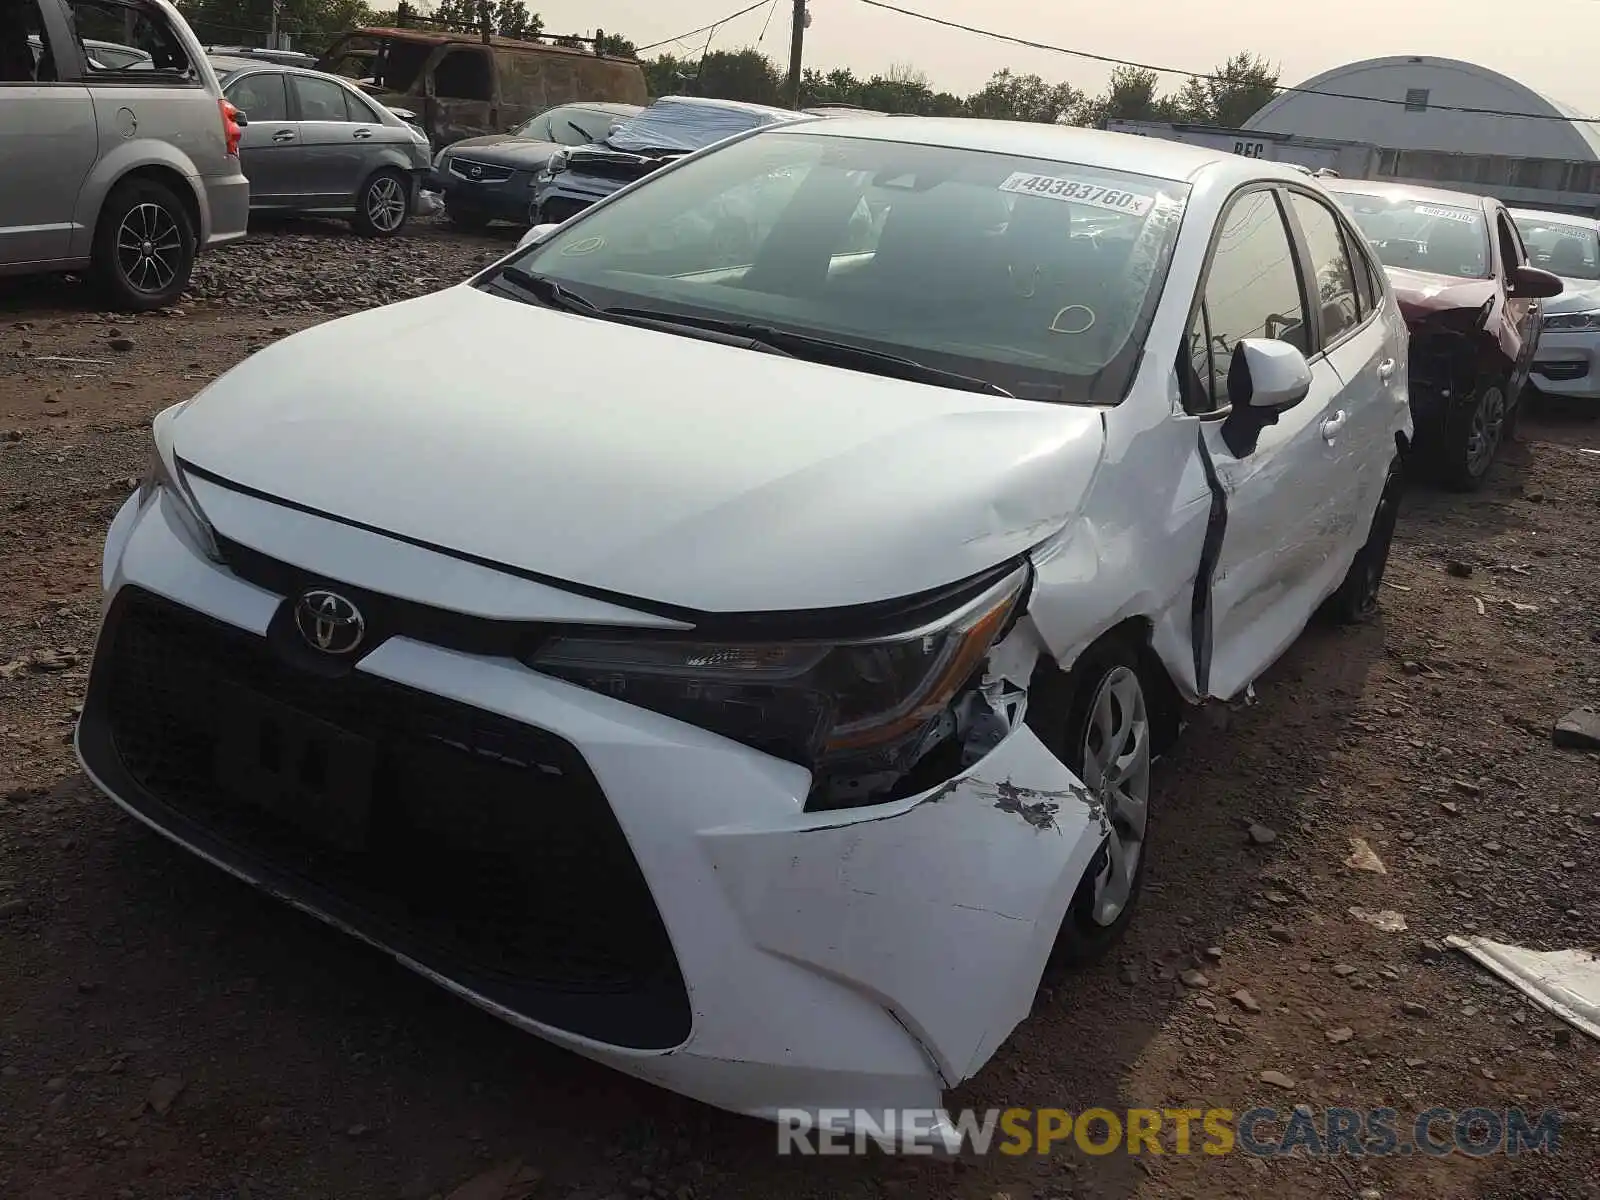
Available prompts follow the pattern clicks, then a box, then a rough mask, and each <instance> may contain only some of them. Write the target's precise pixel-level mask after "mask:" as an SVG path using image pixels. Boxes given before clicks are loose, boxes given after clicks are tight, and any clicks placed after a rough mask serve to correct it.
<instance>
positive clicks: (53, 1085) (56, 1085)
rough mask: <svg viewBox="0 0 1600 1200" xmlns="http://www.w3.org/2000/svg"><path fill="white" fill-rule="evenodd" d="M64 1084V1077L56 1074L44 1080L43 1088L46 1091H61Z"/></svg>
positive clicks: (65, 1082) (64, 1086) (65, 1084)
mask: <svg viewBox="0 0 1600 1200" xmlns="http://www.w3.org/2000/svg"><path fill="white" fill-rule="evenodd" d="M66 1086H67V1081H66V1079H65V1078H64V1077H63V1076H60V1075H57V1076H56V1077H55V1078H54V1079H50V1080H47V1081H46V1082H45V1085H44V1090H45V1091H47V1092H59V1091H63V1090H64V1089H65V1088H66Z"/></svg>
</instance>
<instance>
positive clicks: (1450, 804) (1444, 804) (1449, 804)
mask: <svg viewBox="0 0 1600 1200" xmlns="http://www.w3.org/2000/svg"><path fill="white" fill-rule="evenodd" d="M1439 807H1440V808H1442V809H1444V810H1445V812H1447V813H1449V814H1450V815H1451V816H1452V817H1453V816H1455V815H1456V814H1457V813H1459V812H1460V811H1461V806H1460V805H1459V804H1457V803H1455V802H1454V801H1453V800H1441V801H1439Z"/></svg>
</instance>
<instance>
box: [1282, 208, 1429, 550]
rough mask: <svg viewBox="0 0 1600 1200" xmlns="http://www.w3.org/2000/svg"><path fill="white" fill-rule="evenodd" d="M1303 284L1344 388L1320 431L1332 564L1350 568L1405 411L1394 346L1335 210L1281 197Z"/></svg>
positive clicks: (1353, 240) (1354, 244)
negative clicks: (1312, 296) (1310, 286)
mask: <svg viewBox="0 0 1600 1200" xmlns="http://www.w3.org/2000/svg"><path fill="white" fill-rule="evenodd" d="M1286 195H1287V198H1288V202H1289V203H1288V209H1289V214H1290V217H1291V218H1292V227H1293V229H1294V231H1295V233H1296V234H1297V246H1298V249H1299V252H1300V255H1301V258H1302V260H1303V261H1304V262H1305V263H1306V266H1307V271H1306V278H1307V280H1308V282H1314V287H1315V292H1316V295H1317V313H1316V314H1315V315H1316V317H1317V322H1316V323H1317V334H1318V342H1319V345H1320V346H1321V350H1322V354H1323V355H1324V356H1325V357H1326V359H1327V361H1328V363H1330V364H1331V365H1332V367H1333V369H1334V371H1335V373H1336V374H1337V375H1338V377H1339V381H1340V382H1341V383H1342V384H1343V391H1342V396H1341V398H1340V400H1339V402H1338V407H1337V409H1335V411H1334V413H1333V416H1332V419H1331V420H1330V421H1329V422H1326V423H1325V426H1324V429H1323V439H1322V452H1323V454H1324V456H1325V457H1326V458H1327V459H1328V462H1327V463H1326V464H1325V465H1326V467H1327V469H1328V484H1329V487H1331V488H1333V489H1335V490H1336V492H1337V494H1338V496H1339V498H1340V503H1339V505H1338V506H1337V507H1330V508H1329V509H1328V510H1327V513H1326V517H1327V519H1328V520H1329V521H1330V522H1331V526H1330V528H1329V529H1328V530H1327V532H1326V537H1327V540H1328V543H1329V546H1330V550H1331V552H1332V553H1333V554H1334V555H1335V556H1336V558H1337V559H1338V561H1340V562H1344V563H1348V561H1349V560H1350V559H1351V558H1352V557H1353V556H1354V555H1355V552H1356V551H1357V550H1358V549H1360V548H1361V546H1362V545H1363V544H1364V543H1365V541H1366V537H1367V526H1368V524H1369V523H1370V521H1369V520H1368V518H1369V517H1370V514H1371V513H1372V511H1373V510H1374V509H1375V508H1376V507H1377V503H1378V496H1379V494H1380V493H1381V492H1382V491H1383V483H1384V479H1385V477H1386V476H1387V472H1388V465H1389V462H1390V460H1391V459H1392V458H1393V457H1394V454H1395V452H1396V447H1395V446H1394V445H1393V441H1392V438H1393V434H1392V430H1393V429H1394V421H1395V409H1396V408H1397V407H1402V406H1404V404H1405V403H1406V396H1405V393H1404V390H1403V389H1402V388H1401V387H1400V386H1399V385H1400V383H1401V382H1403V380H1404V378H1405V374H1404V372H1403V371H1402V370H1401V358H1402V356H1403V355H1404V353H1405V347H1404V346H1403V345H1402V344H1400V339H1399V337H1398V335H1397V332H1396V330H1395V328H1394V327H1392V325H1391V323H1389V322H1387V321H1385V320H1383V314H1382V313H1381V311H1380V309H1379V301H1380V300H1381V299H1382V295H1383V293H1382V292H1381V291H1380V292H1378V293H1377V295H1376V296H1375V295H1374V294H1373V282H1372V277H1371V275H1370V274H1369V273H1368V266H1367V262H1366V259H1365V258H1364V257H1363V253H1364V252H1363V251H1362V250H1361V249H1360V242H1359V240H1358V239H1357V235H1356V234H1355V233H1354V231H1353V230H1351V228H1350V227H1349V224H1348V222H1347V221H1346V220H1345V219H1344V218H1343V217H1342V216H1340V215H1339V213H1338V212H1337V209H1336V207H1335V206H1334V205H1331V204H1330V203H1329V202H1328V201H1326V200H1324V199H1323V198H1322V197H1321V196H1319V195H1316V194H1314V193H1313V192H1311V191H1310V190H1302V189H1300V188H1293V187H1292V188H1290V189H1288V190H1287V192H1286Z"/></svg>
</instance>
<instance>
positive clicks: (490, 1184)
mask: <svg viewBox="0 0 1600 1200" xmlns="http://www.w3.org/2000/svg"><path fill="white" fill-rule="evenodd" d="M521 1170H522V1160H521V1159H520V1158H512V1159H508V1160H506V1161H505V1162H503V1163H498V1164H497V1165H495V1166H492V1167H490V1168H489V1169H488V1170H487V1171H484V1172H483V1173H482V1174H479V1175H475V1176H473V1177H472V1178H471V1179H469V1180H467V1182H466V1183H463V1184H462V1185H461V1186H459V1187H458V1188H456V1189H455V1190H454V1191H453V1192H451V1193H450V1195H449V1197H448V1200H505V1195H506V1192H507V1190H509V1189H510V1187H511V1184H512V1181H513V1180H514V1179H516V1177H517V1173H518V1172H519V1171H521Z"/></svg>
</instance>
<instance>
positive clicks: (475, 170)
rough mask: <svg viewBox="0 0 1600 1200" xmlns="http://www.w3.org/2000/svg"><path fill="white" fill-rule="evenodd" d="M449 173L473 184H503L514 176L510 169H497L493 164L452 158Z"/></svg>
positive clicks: (513, 171)
mask: <svg viewBox="0 0 1600 1200" xmlns="http://www.w3.org/2000/svg"><path fill="white" fill-rule="evenodd" d="M450 172H451V174H453V175H459V176H461V178H463V179H468V180H471V181H472V182H473V183H504V182H505V181H506V180H508V179H510V178H511V176H512V175H513V174H515V170H514V168H512V167H497V166H495V165H494V164H493V163H481V162H473V161H472V160H471V159H468V158H452V159H451V160H450Z"/></svg>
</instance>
